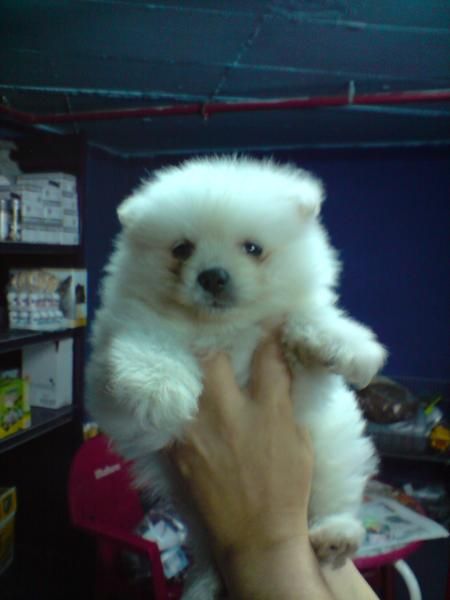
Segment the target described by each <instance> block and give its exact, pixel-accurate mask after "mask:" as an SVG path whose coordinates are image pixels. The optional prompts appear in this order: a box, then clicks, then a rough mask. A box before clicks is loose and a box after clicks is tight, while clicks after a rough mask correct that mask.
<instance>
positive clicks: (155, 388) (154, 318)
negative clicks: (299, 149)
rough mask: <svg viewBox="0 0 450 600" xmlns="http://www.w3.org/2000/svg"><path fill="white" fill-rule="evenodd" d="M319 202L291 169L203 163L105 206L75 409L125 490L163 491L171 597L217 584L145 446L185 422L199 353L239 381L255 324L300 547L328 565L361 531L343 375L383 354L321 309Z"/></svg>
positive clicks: (350, 401)
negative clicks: (185, 556) (276, 381)
mask: <svg viewBox="0 0 450 600" xmlns="http://www.w3.org/2000/svg"><path fill="white" fill-rule="evenodd" d="M323 199H324V191H323V187H322V185H321V183H320V182H319V181H318V180H317V179H315V178H314V177H313V176H312V175H310V174H309V173H308V172H306V171H303V170H301V169H298V168H295V167H293V166H281V165H277V164H275V163H274V162H271V161H257V160H253V159H249V158H236V157H230V158H207V159H195V160H189V161H187V162H185V163H183V164H181V166H179V167H172V168H167V169H163V170H161V171H158V172H156V173H155V174H154V176H153V177H152V179H151V180H149V181H147V182H144V183H143V184H142V185H141V187H139V188H138V189H137V190H136V191H135V192H134V193H133V194H132V195H131V196H130V197H129V198H127V199H126V200H125V201H124V202H123V203H122V204H121V206H120V207H119V209H118V215H119V219H120V222H121V224H122V232H121V234H120V235H119V237H118V239H117V241H116V247H115V251H114V252H113V254H112V257H111V259H110V262H109V265H108V267H107V269H106V276H105V278H104V281H103V287H102V306H101V308H100V309H99V311H98V312H97V316H96V320H95V324H94V329H93V338H92V343H93V352H92V357H91V361H90V365H89V367H88V398H89V410H90V412H91V413H92V415H93V416H94V418H95V419H96V420H97V422H98V423H99V425H100V427H101V428H102V429H103V431H105V432H106V433H107V434H108V435H109V436H110V437H111V438H112V439H113V440H114V442H115V445H116V447H117V448H118V450H119V451H120V452H121V453H122V454H123V455H124V456H125V457H126V458H128V459H132V460H134V461H135V466H136V473H137V479H138V482H139V484H140V485H142V486H143V487H144V488H145V487H146V486H147V487H149V488H151V489H152V490H155V491H156V492H157V493H158V494H163V495H167V496H171V497H172V498H173V499H174V500H175V501H176V504H177V506H178V509H179V510H180V511H181V513H182V515H183V516H184V518H185V519H186V521H187V522H188V525H189V526H190V529H191V537H192V544H193V548H194V555H195V567H194V568H193V569H192V570H191V573H190V576H189V577H188V582H187V585H186V589H185V592H184V596H183V598H185V599H192V600H194V599H195V600H207V599H208V600H209V599H212V598H214V597H215V596H216V594H217V593H218V590H219V588H220V584H219V578H218V577H217V575H216V574H215V571H214V568H213V565H212V563H211V561H210V558H209V557H210V555H211V553H210V552H209V549H208V545H207V544H208V542H207V538H206V535H205V534H204V532H203V531H202V529H201V527H200V525H199V523H198V522H197V521H196V519H195V517H194V515H193V513H192V511H190V510H189V507H188V504H187V503H186V501H185V500H184V499H183V498H181V497H180V496H181V494H180V491H179V488H178V480H177V475H176V473H175V472H174V470H173V468H172V467H171V465H170V464H169V462H168V460H167V458H166V457H165V455H164V453H161V452H159V451H160V450H161V449H162V448H164V447H165V446H166V445H167V444H169V443H170V442H171V441H172V440H174V439H176V438H178V437H180V436H181V435H182V431H183V426H184V425H185V424H186V422H187V421H189V419H192V418H193V417H195V414H196V411H197V402H198V398H199V395H200V393H201V391H202V372H201V368H200V366H199V360H198V357H200V356H202V355H204V354H205V353H211V352H215V351H218V350H221V351H225V352H227V353H228V354H229V356H230V358H231V361H232V365H233V368H234V372H235V374H236V378H237V381H238V382H239V384H241V385H242V386H244V385H245V384H246V383H247V380H248V377H249V367H250V363H251V359H252V355H253V352H254V350H255V347H256V346H257V344H258V342H259V340H260V339H261V337H262V336H263V335H264V332H265V330H266V329H267V326H268V324H270V325H271V326H273V325H274V324H280V323H282V329H283V336H284V340H283V341H284V343H285V346H286V348H287V352H288V354H289V360H290V362H291V363H292V362H295V364H294V381H293V400H294V404H295V414H296V418H297V419H298V421H299V422H301V423H303V424H305V425H306V426H307V427H308V428H309V431H310V434H311V436H312V441H313V445H314V452H315V463H314V464H315V467H314V476H313V483H312V493H311V499H310V510H309V513H310V514H309V518H310V537H311V541H312V544H313V547H314V548H315V551H316V553H317V556H318V557H319V559H320V560H321V561H329V562H331V563H333V564H335V565H339V564H340V563H342V562H343V561H344V560H345V558H346V557H347V556H350V555H351V554H352V553H353V552H354V551H355V549H356V548H357V546H358V544H359V543H360V541H361V537H362V535H363V528H362V526H361V524H360V522H359V521H358V518H357V512H358V508H359V505H360V502H361V499H362V494H363V489H364V486H365V484H366V482H367V479H368V478H369V477H370V476H371V475H372V474H373V473H374V471H375V468H376V458H375V454H374V451H373V447H372V444H371V443H370V441H369V439H368V438H367V437H365V436H364V432H363V430H364V422H363V419H362V416H361V413H360V410H359V408H358V405H357V402H356V399H355V395H354V393H353V392H352V391H351V389H350V388H349V387H348V385H347V384H346V381H347V382H350V383H351V384H353V385H356V386H359V387H363V386H365V385H367V384H368V383H369V381H370V380H371V378H372V377H373V376H374V375H375V373H376V372H377V371H378V370H379V368H380V367H381V365H382V364H383V362H384V360H385V357H386V351H385V349H384V348H383V347H382V346H381V345H380V344H379V343H378V342H377V340H376V338H375V336H374V334H373V333H372V332H371V330H369V329H368V328H366V327H364V326H363V325H361V324H359V323H357V322H355V321H354V320H352V319H351V318H350V317H348V316H347V315H346V314H345V313H344V312H343V311H342V310H341V309H340V308H338V307H337V305H336V302H337V295H336V290H335V286H336V284H337V276H338V272H339V262H338V260H337V257H336V253H335V252H334V250H333V249H332V248H331V247H330V244H329V241H328V237H327V234H326V232H325V230H324V228H323V226H322V224H321V222H320V219H319V212H320V207H321V203H322V201H323ZM293 357H295V361H293Z"/></svg>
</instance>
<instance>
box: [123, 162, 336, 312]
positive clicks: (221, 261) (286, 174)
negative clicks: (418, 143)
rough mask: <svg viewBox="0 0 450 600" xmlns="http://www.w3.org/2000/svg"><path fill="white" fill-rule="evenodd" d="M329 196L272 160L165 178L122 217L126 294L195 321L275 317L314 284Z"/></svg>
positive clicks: (170, 172) (188, 169)
mask: <svg viewBox="0 0 450 600" xmlns="http://www.w3.org/2000/svg"><path fill="white" fill-rule="evenodd" d="M323 195H324V194H323V189H322V186H321V184H320V183H319V182H318V181H317V180H316V179H315V178H313V177H312V176H311V175H309V174H308V173H306V172H305V171H302V170H299V169H295V168H292V167H288V166H278V165H275V164H274V163H272V162H268V161H265V162H262V161H256V160H251V159H238V158H225V159H223V158H222V159H219V158H215V159H202V160H199V159H197V160H191V161H188V162H186V163H184V164H182V165H181V166H180V167H172V168H169V169H165V170H162V171H159V172H157V173H156V174H155V176H154V178H153V179H152V180H151V181H149V182H146V183H144V184H143V185H142V186H141V187H140V188H139V189H138V190H137V191H136V192H135V193H134V194H133V195H132V196H131V197H130V198H128V199H126V200H125V201H124V202H123V203H122V205H121V206H120V207H119V209H118V214H119V219H120V221H121V223H122V226H123V230H124V233H123V239H124V241H125V246H126V248H127V252H128V257H129V259H128V267H127V268H128V269H129V276H130V277H131V278H132V283H131V286H130V287H132V289H133V291H134V290H137V291H138V294H139V295H140V297H141V299H142V300H144V301H147V302H148V303H149V304H151V305H152V306H153V307H154V308H155V307H157V308H159V309H161V310H166V311H167V310H177V311H179V312H180V313H183V314H188V315H190V316H191V317H194V316H195V317H197V318H203V319H219V320H226V319H231V320H236V319H239V318H240V317H242V318H249V315H253V316H254V317H256V318H260V317H261V316H272V314H275V313H276V312H277V311H278V310H280V309H282V307H283V306H288V305H289V302H292V301H293V298H292V297H291V296H292V294H293V293H295V292H294V290H297V288H299V286H301V285H302V281H303V280H305V281H306V280H308V278H309V279H311V277H313V272H314V268H313V267H311V265H310V263H311V259H310V257H309V258H308V257H306V256H305V254H307V253H309V250H308V248H307V242H308V240H310V241H312V240H313V239H314V236H315V237H317V231H318V228H319V225H318V222H317V219H316V217H317V215H318V214H319V211H320V205H321V202H322V200H323ZM314 232H315V234H314ZM305 244H306V245H305ZM312 262H314V261H312ZM305 281H303V284H304V283H305Z"/></svg>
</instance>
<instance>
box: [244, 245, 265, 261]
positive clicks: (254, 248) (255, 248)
mask: <svg viewBox="0 0 450 600" xmlns="http://www.w3.org/2000/svg"><path fill="white" fill-rule="evenodd" d="M243 248H244V250H245V251H246V252H247V254H250V256H256V257H258V256H261V254H262V253H263V249H262V247H261V246H260V245H259V244H255V242H244V244H243Z"/></svg>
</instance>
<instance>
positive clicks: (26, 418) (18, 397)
mask: <svg viewBox="0 0 450 600" xmlns="http://www.w3.org/2000/svg"><path fill="white" fill-rule="evenodd" d="M30 425H31V413H30V405H29V400H28V381H27V380H26V379H19V378H18V377H17V378H11V379H9V378H6V379H0V439H1V438H4V437H7V436H8V435H12V434H13V433H17V432H18V431H20V430H21V429H28V428H29V427H30Z"/></svg>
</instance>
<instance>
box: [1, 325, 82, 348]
mask: <svg viewBox="0 0 450 600" xmlns="http://www.w3.org/2000/svg"><path fill="white" fill-rule="evenodd" d="M84 329H85V328H84V327H73V328H70V329H58V330H56V331H31V330H28V329H13V330H7V331H3V332H1V331H0V354H3V353H5V352H11V351H13V350H20V348H23V347H24V346H29V345H30V344H40V343H41V342H49V341H52V340H60V339H63V338H68V337H74V336H75V335H77V332H79V331H83V330H84Z"/></svg>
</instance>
